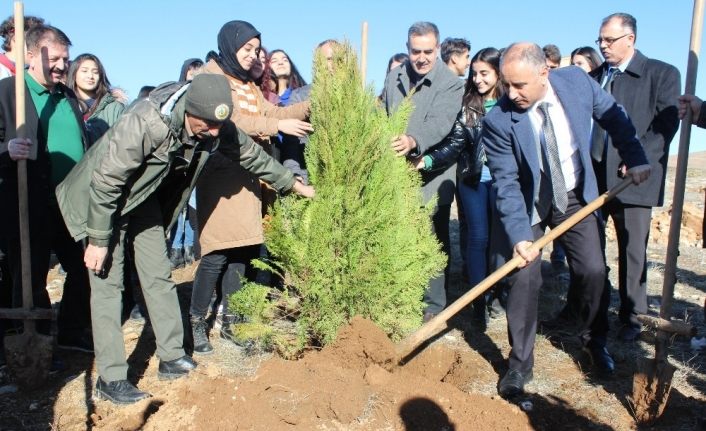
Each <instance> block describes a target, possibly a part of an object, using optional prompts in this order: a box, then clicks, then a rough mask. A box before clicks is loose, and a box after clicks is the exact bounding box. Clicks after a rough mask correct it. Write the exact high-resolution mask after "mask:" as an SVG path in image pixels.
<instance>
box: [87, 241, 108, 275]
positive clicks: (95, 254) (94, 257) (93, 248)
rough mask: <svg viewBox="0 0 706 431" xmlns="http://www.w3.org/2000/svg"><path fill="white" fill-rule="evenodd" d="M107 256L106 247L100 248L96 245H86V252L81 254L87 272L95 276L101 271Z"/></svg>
mask: <svg viewBox="0 0 706 431" xmlns="http://www.w3.org/2000/svg"><path fill="white" fill-rule="evenodd" d="M107 256H108V247H100V246H97V245H92V244H88V247H86V252H85V253H84V254H83V262H84V263H85V264H86V268H88V270H89V271H93V272H95V273H96V275H98V274H100V273H101V272H102V271H103V265H104V264H105V258H106V257H107Z"/></svg>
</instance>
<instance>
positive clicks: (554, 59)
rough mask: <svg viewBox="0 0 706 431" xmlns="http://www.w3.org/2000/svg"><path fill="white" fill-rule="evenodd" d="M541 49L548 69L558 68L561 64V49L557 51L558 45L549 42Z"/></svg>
mask: <svg viewBox="0 0 706 431" xmlns="http://www.w3.org/2000/svg"><path fill="white" fill-rule="evenodd" d="M542 51H544V57H545V58H546V59H547V67H548V68H549V70H552V69H558V68H559V66H560V65H561V51H559V47H558V46H556V45H554V44H551V43H549V44H547V45H544V48H542Z"/></svg>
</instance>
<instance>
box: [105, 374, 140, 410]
mask: <svg viewBox="0 0 706 431" xmlns="http://www.w3.org/2000/svg"><path fill="white" fill-rule="evenodd" d="M94 394H95V396H96V398H98V399H100V400H108V401H111V402H113V403H115V404H121V405H125V404H134V403H136V402H138V401H140V400H144V399H145V398H149V397H151V396H152V395H150V394H148V393H147V392H142V391H141V390H139V389H137V388H136V387H135V386H133V384H132V383H130V382H129V381H127V380H116V381H114V382H106V381H105V380H103V378H102V377H98V380H97V381H96V390H95V392H94Z"/></svg>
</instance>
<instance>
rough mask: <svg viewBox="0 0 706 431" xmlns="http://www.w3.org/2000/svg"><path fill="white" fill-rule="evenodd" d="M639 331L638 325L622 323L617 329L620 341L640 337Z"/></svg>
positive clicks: (640, 329) (630, 340)
mask: <svg viewBox="0 0 706 431" xmlns="http://www.w3.org/2000/svg"><path fill="white" fill-rule="evenodd" d="M641 332H642V328H640V327H639V326H632V325H623V326H622V327H621V328H620V331H618V338H619V339H620V341H623V342H626V343H632V342H634V341H637V340H638V339H639V338H640V333H641Z"/></svg>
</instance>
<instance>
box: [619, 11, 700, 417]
mask: <svg viewBox="0 0 706 431" xmlns="http://www.w3.org/2000/svg"><path fill="white" fill-rule="evenodd" d="M703 16H704V0H695V1H694V10H693V15H692V18H691V41H690V45H689V61H688V65H687V69H686V84H685V93H686V94H692V95H693V94H694V91H695V89H696V72H697V67H698V61H699V60H698V56H699V51H700V50H701V33H702V29H703ZM691 123H692V112H691V109H687V110H686V116H685V117H684V119H683V120H682V123H681V134H680V136H679V154H678V156H677V168H676V176H675V179H674V197H673V199H672V217H671V220H670V223H669V237H668V242H667V258H666V261H665V264H664V282H663V284H662V304H661V306H660V310H659V317H660V319H662V320H663V321H667V322H669V319H670V318H671V314H672V302H673V301H674V285H675V284H676V281H677V276H676V271H677V256H678V255H679V231H680V229H681V218H682V210H683V206H684V189H685V185H686V168H687V162H688V160H689V143H690V140H691ZM670 332H671V331H669V328H666V327H662V328H660V329H659V331H657V340H656V343H655V357H654V359H646V360H643V361H641V362H640V363H639V364H638V365H639V369H638V372H637V373H635V375H634V377H633V384H632V398H631V399H630V402H631V403H632V406H633V412H634V415H635V420H636V421H637V422H638V423H639V424H641V425H649V424H652V423H654V422H655V421H656V420H657V419H659V418H660V416H661V415H662V413H663V412H664V409H665V408H666V406H667V400H668V399H669V392H670V390H671V388H672V376H673V374H674V371H675V368H674V366H673V365H671V364H670V363H669V361H668V349H669V338H670Z"/></svg>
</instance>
